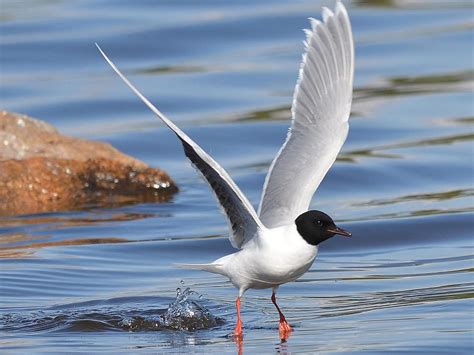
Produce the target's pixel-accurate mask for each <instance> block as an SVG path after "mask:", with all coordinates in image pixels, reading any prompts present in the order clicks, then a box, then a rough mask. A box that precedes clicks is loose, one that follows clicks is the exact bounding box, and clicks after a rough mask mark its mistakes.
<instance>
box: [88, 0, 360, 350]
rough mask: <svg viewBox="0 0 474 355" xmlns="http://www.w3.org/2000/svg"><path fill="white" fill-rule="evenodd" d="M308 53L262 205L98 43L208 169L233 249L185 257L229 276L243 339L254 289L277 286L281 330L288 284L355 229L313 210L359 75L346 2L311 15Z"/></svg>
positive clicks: (287, 329) (286, 327)
mask: <svg viewBox="0 0 474 355" xmlns="http://www.w3.org/2000/svg"><path fill="white" fill-rule="evenodd" d="M309 20H310V24H311V29H307V30H304V32H305V34H306V40H305V41H304V53H303V57H302V62H301V65H300V69H299V75H298V79H297V82H296V87H295V91H294V95H293V101H292V107H291V126H290V129H289V131H288V134H287V136H286V140H285V141H284V143H283V145H282V147H281V148H280V150H279V152H278V153H277V155H276V156H275V158H274V159H273V161H272V163H271V164H270V167H269V171H268V174H267V176H266V179H265V182H264V186H263V192H262V196H261V200H260V204H259V208H258V210H257V211H255V209H254V208H253V206H252V204H251V203H250V201H249V200H248V199H247V197H246V196H245V195H244V194H243V192H242V191H241V190H240V189H239V187H238V186H237V185H236V183H235V182H234V181H233V180H232V178H231V177H230V175H229V174H228V173H227V172H226V171H225V170H224V169H223V168H222V166H221V165H219V164H218V163H217V162H216V161H215V160H214V159H213V158H212V157H211V156H210V155H209V154H207V153H206V152H205V151H204V150H203V149H202V148H201V147H200V146H199V145H198V144H197V143H196V142H194V141H193V140H192V139H191V138H190V137H189V136H188V135H187V134H186V133H184V132H183V131H182V130H181V129H180V128H179V127H177V126H176V125H175V124H174V123H173V122H172V121H171V120H170V119H169V118H168V117H166V116H165V115H164V114H163V113H162V112H161V111H160V110H158V108H156V107H155V106H154V105H153V104H152V103H151V102H150V101H149V100H148V99H147V98H146V97H145V96H144V95H143V94H142V93H141V92H140V91H139V90H138V89H137V88H136V87H135V86H134V85H133V84H132V83H131V82H130V81H129V80H128V79H127V78H126V77H125V75H124V74H122V72H121V71H120V70H119V69H118V68H117V66H116V65H115V64H114V63H113V62H112V61H111V60H110V59H109V57H108V56H107V55H106V53H105V52H104V51H103V50H102V49H101V47H100V46H99V45H98V44H97V43H96V46H97V48H98V50H99V51H100V53H101V54H102V56H103V57H104V58H105V60H106V61H107V62H108V64H109V65H110V66H111V67H112V69H113V70H114V71H115V73H116V74H117V75H118V76H119V77H120V78H121V79H122V80H123V81H124V82H125V84H126V85H127V86H128V87H129V88H130V89H131V90H132V91H133V92H134V93H135V94H136V95H137V96H138V97H139V98H140V99H141V100H142V101H143V102H144V103H145V105H146V106H148V108H149V109H150V110H151V111H152V112H153V113H155V114H156V116H158V117H159V118H160V119H161V120H162V121H163V123H164V124H165V125H166V126H167V127H168V128H170V129H171V131H172V132H174V134H175V135H176V136H177V138H178V139H179V140H180V141H181V143H182V146H183V149H184V153H185V155H186V157H187V158H188V159H189V160H190V161H191V163H192V164H193V165H194V166H195V167H196V168H197V170H198V171H199V172H200V173H201V174H202V176H203V178H204V179H205V180H206V181H207V183H208V184H209V185H210V187H211V189H212V191H213V192H214V194H215V196H216V197H217V200H218V201H219V203H220V205H221V207H222V209H223V211H224V214H225V216H226V217H227V220H228V223H229V231H230V232H229V240H230V243H231V244H232V246H233V247H234V248H236V249H237V251H236V252H235V253H232V254H229V255H226V256H223V257H221V258H219V259H217V260H215V261H213V262H210V263H205V264H182V265H181V266H183V267H187V268H190V269H197V270H203V271H207V272H211V273H215V274H220V275H223V276H225V277H227V278H228V279H229V280H230V282H231V283H232V284H233V285H234V286H235V287H236V288H237V290H238V295H237V298H236V300H235V305H236V311H237V323H236V325H235V329H234V332H233V337H234V338H235V339H237V340H241V339H242V338H243V323H242V319H241V315H240V309H241V298H242V297H243V295H244V293H245V292H246V291H247V290H248V289H269V288H271V289H272V296H271V301H272V303H273V304H274V306H275V307H276V310H277V311H278V314H279V317H280V319H279V326H278V329H279V336H280V338H281V340H283V341H285V340H286V339H288V337H289V336H290V334H291V332H292V327H291V326H290V324H289V323H288V321H287V320H286V318H285V316H284V314H283V312H282V311H281V309H280V307H279V306H278V304H277V301H276V293H277V290H278V288H279V286H281V285H282V284H285V283H288V282H291V281H294V280H296V279H298V278H299V277H301V276H302V275H303V274H304V273H305V272H306V271H308V269H309V268H310V267H311V265H312V264H313V261H314V260H315V258H316V255H317V253H318V248H319V244H320V243H322V242H324V241H326V240H328V239H330V238H332V237H333V236H335V235H341V236H345V237H350V236H351V233H350V232H348V231H346V230H344V229H342V228H340V227H338V226H336V224H335V222H334V221H333V219H332V218H331V217H330V216H328V215H327V214H326V213H324V212H322V211H316V210H308V209H309V206H310V203H311V200H312V197H313V195H314V193H315V192H316V189H317V188H318V186H319V185H320V183H321V181H322V180H323V178H324V176H325V175H326V173H327V171H328V170H329V168H330V167H331V166H332V165H333V163H334V161H335V160H336V157H337V155H338V153H339V151H340V150H341V148H342V145H343V144H344V142H345V140H346V137H347V135H348V131H349V122H348V121H349V116H350V111H351V104H352V91H353V89H352V88H353V78H354V41H353V36H352V28H351V23H350V20H349V15H348V13H347V10H346V8H345V7H344V5H343V4H342V3H341V2H339V1H338V2H336V4H335V8H334V11H332V10H330V9H328V8H327V7H323V8H322V21H319V20H316V19H314V18H309Z"/></svg>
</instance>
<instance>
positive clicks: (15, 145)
mask: <svg viewBox="0 0 474 355" xmlns="http://www.w3.org/2000/svg"><path fill="white" fill-rule="evenodd" d="M177 190H178V189H177V187H176V185H175V183H174V182H173V181H172V180H171V178H170V177H169V176H168V175H167V174H166V173H165V172H163V171H161V170H157V169H153V168H151V167H149V166H148V165H147V164H145V163H144V162H141V161H139V160H136V159H134V158H132V157H130V156H127V155H125V154H123V153H121V152H119V151H118V150H116V149H115V148H113V147H112V146H111V145H110V144H106V143H101V142H93V141H87V140H84V139H79V138H73V137H67V136H63V135H61V134H60V133H59V132H58V131H57V130H56V129H55V128H54V127H53V126H51V125H49V124H47V123H45V122H43V121H39V120H36V119H33V118H30V117H28V116H25V115H19V114H15V113H9V112H7V111H3V112H1V113H0V215H4V216H5V215H17V214H29V213H39V212H52V211H60V210H71V209H82V208H84V207H86V206H90V205H100V206H111V205H121V204H128V203H138V202H155V201H166V200H168V199H169V198H170V197H171V195H172V194H173V193H175V192H176V191H177Z"/></svg>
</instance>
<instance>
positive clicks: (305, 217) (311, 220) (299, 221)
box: [295, 211, 351, 245]
mask: <svg viewBox="0 0 474 355" xmlns="http://www.w3.org/2000/svg"><path fill="white" fill-rule="evenodd" d="M295 224H296V229H297V230H298V233H299V234H300V235H301V236H302V237H303V239H304V240H306V242H307V243H308V244H311V245H318V244H319V243H321V242H324V241H325V240H327V239H329V238H331V237H333V236H334V235H335V234H340V235H343V236H345V237H350V236H351V233H349V232H347V231H345V230H344V229H342V228H339V227H338V226H336V225H335V224H334V221H333V220H332V218H331V217H329V216H328V215H327V214H326V213H323V212H321V211H308V212H305V213H303V214H301V215H299V216H298V218H296V220H295Z"/></svg>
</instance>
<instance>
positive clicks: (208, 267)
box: [175, 263, 223, 275]
mask: <svg viewBox="0 0 474 355" xmlns="http://www.w3.org/2000/svg"><path fill="white" fill-rule="evenodd" d="M175 266H177V267H179V268H181V269H192V270H203V271H207V272H212V273H214V274H220V275H222V272H223V270H222V269H223V268H222V264H215V263H209V264H175Z"/></svg>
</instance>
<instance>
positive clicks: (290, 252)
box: [227, 245, 317, 289]
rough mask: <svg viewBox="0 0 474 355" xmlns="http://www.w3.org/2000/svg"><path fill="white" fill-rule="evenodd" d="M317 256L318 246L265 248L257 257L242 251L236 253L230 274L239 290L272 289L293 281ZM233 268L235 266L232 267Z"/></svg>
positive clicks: (306, 269)
mask: <svg viewBox="0 0 474 355" xmlns="http://www.w3.org/2000/svg"><path fill="white" fill-rule="evenodd" d="M316 254H317V248H316V247H310V246H309V245H305V246H304V247H303V248H294V247H293V248H262V249H261V250H259V253H258V256H256V254H255V253H253V252H246V250H242V251H240V252H239V253H236V254H234V257H235V260H234V262H233V263H231V264H230V265H229V267H231V268H232V269H233V270H232V272H230V273H228V275H227V276H229V278H230V280H231V282H232V283H233V284H234V285H235V286H236V287H237V288H239V289H240V288H242V287H243V288H245V289H247V288H269V287H275V286H278V285H281V284H284V283H286V282H290V281H294V280H296V279H297V278H299V277H300V276H302V275H303V274H304V273H305V272H306V271H308V269H309V268H310V266H311V265H312V263H313V261H314V259H315V257H316ZM232 266H234V267H232Z"/></svg>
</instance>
